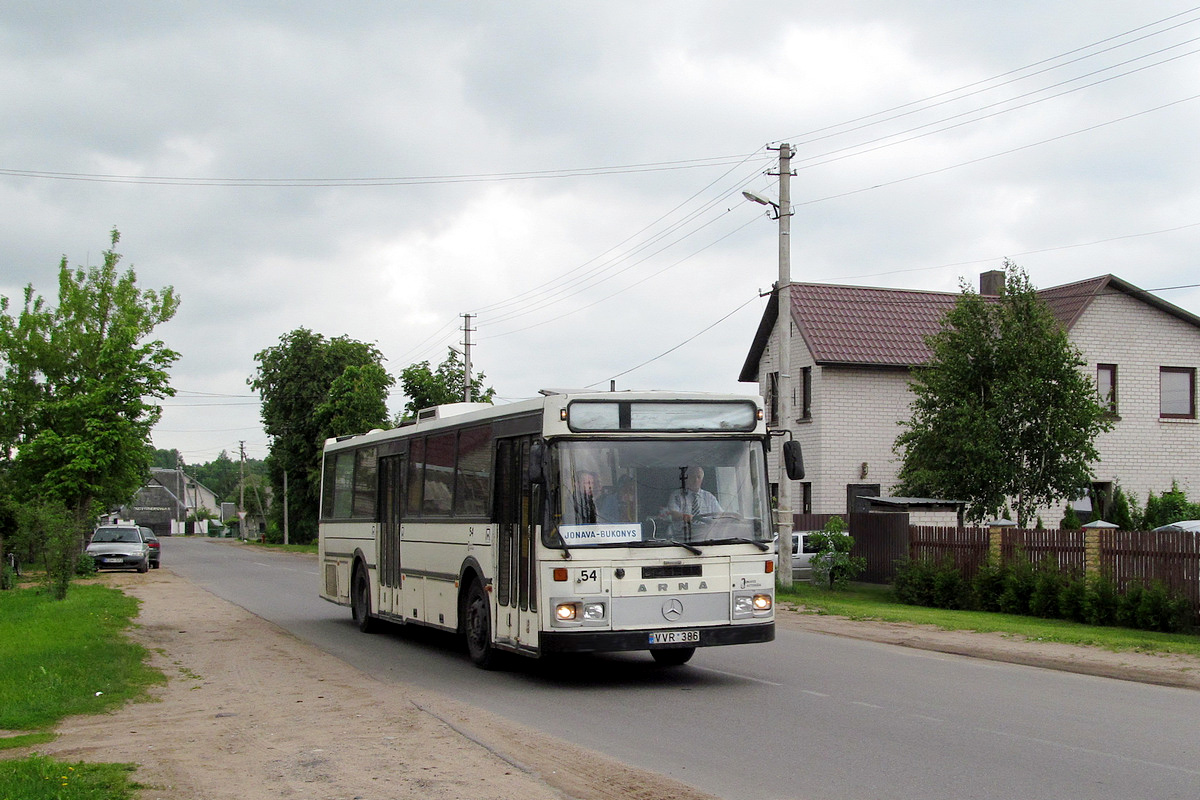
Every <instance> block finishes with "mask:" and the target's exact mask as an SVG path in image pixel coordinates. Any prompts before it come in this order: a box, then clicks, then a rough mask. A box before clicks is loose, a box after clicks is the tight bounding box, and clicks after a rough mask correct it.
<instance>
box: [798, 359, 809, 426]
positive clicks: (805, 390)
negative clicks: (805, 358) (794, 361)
mask: <svg viewBox="0 0 1200 800" xmlns="http://www.w3.org/2000/svg"><path fill="white" fill-rule="evenodd" d="M800 419H812V367H804V368H803V369H801V370H800Z"/></svg>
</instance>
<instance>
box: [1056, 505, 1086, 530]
mask: <svg viewBox="0 0 1200 800" xmlns="http://www.w3.org/2000/svg"><path fill="white" fill-rule="evenodd" d="M1058 527H1060V528H1062V529H1063V530H1064V531H1077V530H1079V529H1080V528H1082V527H1083V525H1082V524H1081V523H1080V522H1079V515H1078V514H1077V513H1075V509H1074V508H1072V507H1071V506H1067V511H1066V513H1065V514H1063V518H1062V523H1061V524H1060V525H1059V526H1058Z"/></svg>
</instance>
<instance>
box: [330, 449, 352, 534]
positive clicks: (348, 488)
mask: <svg viewBox="0 0 1200 800" xmlns="http://www.w3.org/2000/svg"><path fill="white" fill-rule="evenodd" d="M336 458H337V462H336V464H335V465H334V468H333V509H332V513H331V514H330V515H329V516H330V517H331V518H332V519H349V518H350V512H351V510H352V508H353V500H354V451H353V450H343V451H342V452H340V453H338V454H337V456H336Z"/></svg>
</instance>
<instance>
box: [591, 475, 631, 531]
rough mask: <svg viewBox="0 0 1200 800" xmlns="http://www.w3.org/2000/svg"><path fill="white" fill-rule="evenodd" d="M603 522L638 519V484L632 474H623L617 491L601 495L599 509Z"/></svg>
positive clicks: (618, 482)
mask: <svg viewBox="0 0 1200 800" xmlns="http://www.w3.org/2000/svg"><path fill="white" fill-rule="evenodd" d="M598 512H599V515H600V521H601V522H608V523H613V522H636V521H637V518H638V517H637V484H636V483H635V482H634V480H633V476H631V475H622V476H621V478H620V479H619V480H618V481H617V489H616V491H615V492H607V493H605V494H603V495H602V496H601V497H600V506H599V509H598Z"/></svg>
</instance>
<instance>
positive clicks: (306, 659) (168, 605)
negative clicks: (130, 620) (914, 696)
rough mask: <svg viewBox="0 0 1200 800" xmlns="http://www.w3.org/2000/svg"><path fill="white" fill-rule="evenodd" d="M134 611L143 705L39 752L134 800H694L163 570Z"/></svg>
mask: <svg viewBox="0 0 1200 800" xmlns="http://www.w3.org/2000/svg"><path fill="white" fill-rule="evenodd" d="M105 579H106V580H111V581H112V582H113V584H115V585H117V586H120V587H121V588H123V589H124V590H125V591H127V592H129V593H130V594H131V595H133V596H135V597H137V598H139V599H141V600H142V601H143V602H142V608H141V614H140V616H139V618H138V622H139V627H138V628H137V629H136V630H135V631H134V634H133V635H134V636H135V638H136V639H138V641H140V642H141V643H143V644H144V645H145V646H146V647H147V649H149V650H150V651H151V653H152V654H153V655H152V657H153V661H154V663H155V666H157V667H158V668H160V669H162V670H163V671H164V672H165V673H166V674H167V676H168V678H169V680H168V683H167V685H166V686H165V687H162V688H160V689H157V690H155V698H156V702H151V703H137V704H133V705H130V706H127V707H125V708H122V709H120V710H119V711H115V712H113V713H110V714H106V715H102V716H93V717H77V718H72V719H69V720H67V721H66V722H64V723H63V724H62V725H61V726H60V728H59V732H60V736H59V738H58V739H57V740H56V741H54V742H52V743H50V744H48V745H45V746H41V747H39V748H37V749H38V751H39V752H43V753H47V754H52V755H55V756H58V757H60V758H64V759H69V760H89V761H118V762H133V763H137V764H139V765H140V767H139V769H138V771H137V780H138V781H139V782H141V783H142V784H144V785H145V786H147V787H148V788H147V790H146V791H145V792H144V793H143V795H142V797H143V800H158V799H159V798H161V799H162V800H185V799H186V800H199V799H200V798H203V800H226V798H228V800H234V799H235V798H236V800H258V799H259V798H288V797H297V798H305V800H309V799H310V798H312V799H314V800H321V799H323V798H331V799H332V798H338V799H339V800H350V799H351V798H363V799H364V800H365V799H367V798H370V799H371V800H375V799H376V798H414V799H415V798H423V799H424V798H429V799H431V800H439V799H440V798H471V799H472V800H484V799H486V798H506V799H507V798H520V799H521V800H551V799H554V800H562V798H578V800H616V799H617V798H623V799H627V798H633V800H658V799H659V798H663V800H665V799H666V798H678V799H679V800H701V799H702V798H707V797H709V795H706V794H703V793H700V792H697V791H696V790H694V789H692V788H690V787H687V786H685V785H683V784H679V783H677V782H675V781H672V780H670V779H667V778H665V777H663V776H660V775H657V774H654V773H648V772H645V771H642V770H637V769H633V768H630V767H627V766H625V765H623V764H620V763H618V762H616V761H613V760H612V759H610V758H607V757H605V756H602V755H600V754H598V753H595V752H591V751H584V750H582V749H580V748H577V747H575V746H573V745H570V744H568V743H565V742H562V741H560V740H555V739H551V738H550V737H547V736H545V735H543V734H541V733H538V732H536V731H533V730H530V729H527V728H523V727H521V726H518V725H515V724H513V723H511V722H508V721H507V720H502V719H500V718H498V717H494V716H492V715H489V714H487V713H485V712H481V711H479V710H478V709H474V708H470V707H467V706H464V705H462V704H458V703H455V702H454V701H452V700H449V699H447V698H445V697H442V696H440V695H436V694H433V693H429V692H422V691H419V690H416V689H413V688H411V687H407V686H403V685H396V684H389V683H383V682H380V681H377V680H375V679H374V678H372V677H370V676H369V675H367V674H365V673H362V672H359V671H358V670H356V669H354V668H353V667H350V666H348V665H347V664H345V663H344V662H342V661H340V660H338V659H336V658H335V657H333V656H331V655H329V654H327V653H325V652H323V651H321V650H318V649H317V648H315V647H312V646H310V645H308V644H305V643H303V642H301V641H299V640H298V639H296V638H294V637H292V636H291V635H289V634H287V633H286V632H284V631H282V630H281V629H279V628H277V627H275V626H274V625H272V624H270V623H268V622H266V621H264V620H262V619H260V618H258V617H255V616H253V615H251V614H249V613H248V612H246V611H244V610H243V609H241V608H239V607H237V606H234V605H232V604H230V603H227V602H225V601H223V600H220V599H218V598H217V597H215V596H214V595H212V594H210V593H208V592H206V591H204V590H202V589H200V588H198V587H196V586H195V585H193V584H191V583H189V582H188V581H186V580H183V579H182V578H179V577H178V576H176V575H174V574H173V573H172V572H170V571H169V570H167V569H163V570H159V571H155V572H152V573H150V574H148V575H111V576H105ZM779 616H780V622H779V624H780V626H781V627H784V628H794V629H803V630H808V631H815V632H819V633H828V634H836V635H842V636H854V637H857V638H862V639H870V640H873V641H881V642H888V643H892V644H898V645H904V646H909V647H920V648H924V649H931V650H940V651H943V652H950V653H960V654H964V655H979V656H983V657H986V658H994V659H999V660H1004V661H1014V662H1018V663H1024V664H1031V665H1035V666H1046V667H1054V668H1065V669H1071V670H1074V671H1078V672H1087V673H1091V674H1097V675H1107V676H1110V677H1121V678H1126V679H1131V680H1145V681H1149V682H1153V683H1163V684H1169V685H1175V686H1185V687H1189V688H1200V659H1194V658H1183V657H1161V656H1153V655H1148V654H1145V653H1122V654H1117V653H1109V652H1107V651H1104V650H1099V649H1097V648H1081V647H1069V646H1065V645H1054V644H1048V643H1044V642H1023V641H1019V640H1015V639H1012V638H1008V637H1003V636H1000V635H993V634H973V633H961V632H959V633H948V632H945V631H939V630H936V629H933V628H925V627H920V626H911V625H896V624H889V623H872V622H857V621H853V620H847V619H843V618H838V617H827V616H818V615H811V614H801V613H798V612H795V611H789V610H781V613H780V615H779Z"/></svg>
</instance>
